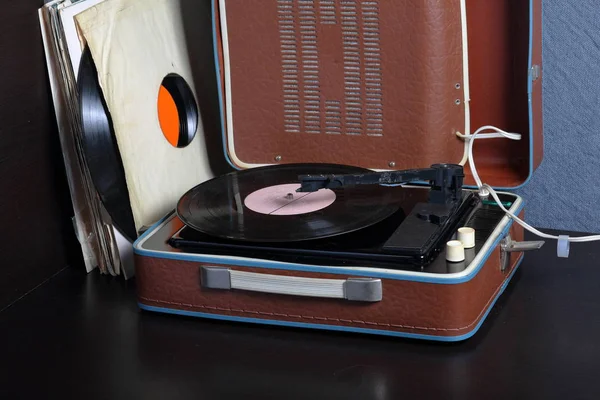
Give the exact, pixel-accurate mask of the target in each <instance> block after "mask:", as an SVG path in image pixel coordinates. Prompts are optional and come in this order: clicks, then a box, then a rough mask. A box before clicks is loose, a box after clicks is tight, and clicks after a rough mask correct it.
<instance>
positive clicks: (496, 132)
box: [457, 125, 600, 257]
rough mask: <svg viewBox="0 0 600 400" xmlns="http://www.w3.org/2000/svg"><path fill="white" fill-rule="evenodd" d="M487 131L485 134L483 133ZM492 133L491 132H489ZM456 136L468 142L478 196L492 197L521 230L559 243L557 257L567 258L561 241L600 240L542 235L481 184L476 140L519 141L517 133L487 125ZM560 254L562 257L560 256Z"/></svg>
mask: <svg viewBox="0 0 600 400" xmlns="http://www.w3.org/2000/svg"><path fill="white" fill-rule="evenodd" d="M486 131H488V132H487V133H484V132H486ZM489 131H492V132H489ZM457 136H459V137H461V138H463V139H465V140H468V141H469V142H468V150H467V154H466V157H467V158H468V162H469V167H470V168H471V173H472V174H473V178H474V179H475V183H476V184H477V187H478V188H479V195H480V196H482V197H488V196H490V195H491V196H492V198H493V199H494V200H495V201H496V203H497V205H498V207H500V209H502V211H504V212H505V213H506V215H508V216H509V217H510V218H511V219H512V220H513V221H515V222H516V223H518V224H519V225H521V226H522V227H523V228H525V229H526V230H528V231H529V232H531V233H533V234H534V235H537V236H539V237H541V238H544V239H555V240H558V241H559V256H562V257H568V246H567V247H566V249H567V250H566V253H565V252H564V251H562V252H561V247H562V246H561V241H567V242H568V243H582V242H593V241H597V240H600V235H591V236H580V237H568V236H555V235H550V234H548V233H544V232H542V231H540V230H538V229H536V228H534V227H533V226H531V225H529V224H528V223H527V222H525V221H523V220H522V219H521V218H519V217H518V216H516V215H515V214H513V213H512V212H511V211H509V210H508V209H507V208H506V207H504V205H502V201H501V200H500V197H499V196H498V194H497V193H496V191H495V190H494V189H493V188H492V187H491V186H490V185H488V184H484V183H482V182H481V179H480V178H479V174H478V173H477V169H476V167H475V159H474V157H473V145H474V143H475V140H476V139H493V138H507V139H510V140H521V135H520V134H518V133H510V132H506V131H503V130H502V129H499V128H496V127H495V126H491V125H487V126H483V127H481V128H479V129H477V130H476V131H475V132H474V133H473V134H472V135H463V134H461V133H457ZM465 163H466V160H463V161H461V165H464V164H465ZM561 254H562V255H561Z"/></svg>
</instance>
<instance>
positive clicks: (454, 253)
mask: <svg viewBox="0 0 600 400" xmlns="http://www.w3.org/2000/svg"><path fill="white" fill-rule="evenodd" d="M446 260H447V261H449V262H462V261H465V247H464V246H463V244H462V243H461V242H460V241H458V240H451V241H450V242H448V243H446Z"/></svg>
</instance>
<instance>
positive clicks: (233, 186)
mask: <svg viewBox="0 0 600 400" xmlns="http://www.w3.org/2000/svg"><path fill="white" fill-rule="evenodd" d="M363 172H368V170H366V169H362V168H357V167H348V166H342V165H329V164H289V165H283V166H270V167H261V168H254V169H250V170H245V171H239V172H232V173H229V174H227V175H224V176H221V177H219V178H215V179H212V180H210V181H207V182H205V183H203V184H200V185H198V186H196V187H195V188H193V189H191V190H190V191H189V192H187V193H186V194H185V195H184V196H183V197H182V198H181V200H180V201H179V203H178V206H177V214H178V215H179V217H180V218H181V220H182V221H183V222H184V223H185V224H186V225H188V226H189V227H191V228H193V229H196V230H198V231H200V232H202V233H206V234H208V235H212V236H215V237H219V238H224V239H232V240H240V241H250V242H297V241H305V240H311V239H320V238H325V237H330V236H335V235H340V234H344V233H349V232H353V231H356V230H358V229H362V228H365V227H368V226H371V225H374V224H376V223H378V222H380V221H382V220H383V219H385V218H387V217H389V216H390V215H392V214H393V213H395V212H396V211H398V210H399V208H400V205H399V203H398V201H397V196H398V193H399V192H398V191H394V189H393V188H389V187H383V186H375V187H374V186H371V185H368V186H356V187H349V188H345V187H343V188H339V189H333V190H329V189H325V190H319V191H317V192H313V193H298V192H296V191H295V190H296V189H297V188H299V187H300V183H299V181H298V176H299V175H304V174H314V175H318V174H356V173H363Z"/></svg>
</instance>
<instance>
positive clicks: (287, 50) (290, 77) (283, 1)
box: [278, 0, 301, 133]
mask: <svg viewBox="0 0 600 400" xmlns="http://www.w3.org/2000/svg"><path fill="white" fill-rule="evenodd" d="M278 3H279V4H278V18H279V38H280V42H281V67H282V73H283V113H284V130H285V131H286V132H295V133H299V132H300V128H301V126H300V80H299V70H300V65H299V60H298V45H297V44H296V36H297V34H298V30H297V26H296V17H295V11H294V4H293V3H294V2H293V0H278Z"/></svg>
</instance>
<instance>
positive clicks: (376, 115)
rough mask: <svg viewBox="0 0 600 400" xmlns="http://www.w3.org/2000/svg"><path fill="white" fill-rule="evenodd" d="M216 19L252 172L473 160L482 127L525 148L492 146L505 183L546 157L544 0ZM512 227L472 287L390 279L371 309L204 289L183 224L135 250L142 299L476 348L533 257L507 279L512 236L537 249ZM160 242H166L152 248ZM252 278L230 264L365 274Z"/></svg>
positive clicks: (241, 143) (390, 2)
mask: <svg viewBox="0 0 600 400" xmlns="http://www.w3.org/2000/svg"><path fill="white" fill-rule="evenodd" d="M463 5H464V6H465V9H466V15H467V18H466V20H464V21H463V18H462V15H463V13H462V11H463V8H462V6H463ZM213 6H214V11H215V15H214V18H215V35H216V41H215V42H216V43H217V48H216V51H217V55H218V64H219V73H220V76H221V78H222V82H221V88H222V100H223V111H224V112H223V115H224V116H225V119H224V121H223V122H224V129H225V139H226V142H227V152H228V155H229V158H230V160H231V161H232V163H233V164H234V165H236V166H237V167H239V168H249V167H252V166H254V165H260V164H276V163H301V162H323V163H325V162H327V163H341V164H352V165H357V166H362V167H367V168H372V169H390V168H394V169H405V168H415V167H427V166H429V165H430V164H433V163H440V162H455V163H456V162H459V161H461V159H462V158H463V154H464V142H463V141H462V140H461V139H459V138H458V137H457V136H456V133H457V132H463V133H464V132H465V130H466V128H467V125H468V124H467V123H470V131H471V132H473V131H474V130H475V129H477V128H478V127H479V126H482V125H495V126H498V127H499V128H502V129H505V130H507V131H512V132H519V133H521V134H523V135H524V139H523V140H521V141H514V142H513V141H509V140H504V139H494V140H481V141H479V142H478V143H477V144H476V146H475V156H476V160H477V166H478V169H479V172H480V175H481V176H482V178H483V180H484V181H485V182H487V183H489V184H492V185H495V186H500V187H514V186H518V185H520V184H523V183H524V182H526V180H527V179H528V177H529V175H530V174H531V173H532V171H533V169H535V168H536V167H537V166H538V165H539V163H540V162H541V160H542V151H543V145H542V129H543V127H542V113H541V106H542V104H541V0H531V2H530V1H526V0H485V1H484V0H463V2H462V3H461V0H443V1H442V0H431V1H429V0H368V1H367V0H302V1H300V0H215V1H214V3H213ZM463 22H465V24H463ZM530 23H531V25H530ZM465 25H466V28H467V30H466V31H465V30H464V27H465ZM530 26H532V27H533V30H532V31H531V42H532V53H531V64H532V65H538V66H539V67H540V68H539V69H537V68H530V62H529V58H530V54H529V53H530V52H529V49H530V46H529V44H530ZM465 39H467V40H465ZM465 43H468V45H467V46H468V48H467V49H465V48H464V46H465ZM465 50H468V58H467V57H466V51H465ZM465 59H468V63H467V64H465V62H464V60H465ZM465 67H468V74H467V73H466V72H467V71H466V69H465ZM534 75H535V76H534ZM465 76H468V81H465V79H464V78H465ZM534 78H536V79H534ZM465 86H468V87H469V92H468V93H470V95H469V97H468V98H467V97H465V93H467V92H466V90H465ZM529 88H531V92H530V91H529ZM530 105H531V107H530ZM466 106H468V108H469V109H470V114H468V113H466V112H465V111H466V108H465V107H466ZM467 115H468V116H469V118H467ZM467 181H469V180H467ZM519 204H520V200H519ZM519 210H520V209H519ZM504 223H505V224H507V225H506V229H505V230H502V232H501V233H497V234H496V236H495V237H493V238H491V239H490V240H491V241H490V244H489V246H491V247H489V248H488V250H489V252H488V251H487V250H486V252H485V254H484V258H482V259H481V260H480V261H481V262H478V263H477V264H476V265H475V264H474V263H472V264H473V268H472V269H471V270H470V271H474V272H473V273H472V274H470V275H469V276H468V279H464V280H461V279H454V278H451V279H449V280H448V281H445V280H443V279H441V280H439V279H437V278H435V282H434V281H423V280H419V279H414V277H413V278H411V277H407V276H405V275H402V274H400V273H396V272H392V273H391V275H385V274H384V275H382V277H381V280H382V289H383V297H382V299H381V301H378V302H373V303H364V302H363V303H361V302H351V301H345V300H336V299H323V298H309V297H300V296H286V295H276V294H266V293H258V292H250V291H241V290H215V289H207V288H203V287H202V284H201V267H202V266H211V265H207V264H206V261H199V260H200V259H201V260H206V258H202V257H200V258H198V256H193V255H185V254H181V253H180V251H179V250H176V249H173V248H170V247H169V246H168V245H167V244H166V243H167V240H168V238H169V237H170V235H171V234H173V233H174V232H176V231H177V230H178V229H179V228H181V226H182V222H181V221H180V220H179V219H177V218H176V217H175V218H173V219H171V220H170V222H169V224H170V225H169V228H168V229H159V228H152V229H151V230H150V231H149V232H148V233H146V234H145V235H144V236H143V237H142V238H140V239H139V240H138V242H136V243H137V244H136V245H134V248H135V249H136V256H135V257H136V276H137V286H138V291H139V302H140V305H141V307H142V308H146V309H154V310H156V311H163V312H175V313H184V314H185V313H191V315H197V316H204V317H214V318H226V319H238V320H240V319H241V320H246V321H252V322H261V321H262V322H267V323H278V324H281V323H288V324H292V325H294V324H298V326H310V327H322V328H326V329H348V330H353V331H362V332H370V333H385V334H392V335H400V336H410V337H422V338H438V339H439V340H461V339H464V338H467V337H469V336H470V335H471V334H473V333H474V332H475V331H476V330H477V329H478V327H479V325H480V323H481V322H482V320H483V319H484V318H485V316H486V315H487V312H489V310H490V308H491V307H492V305H493V303H494V301H495V300H496V299H497V298H498V296H499V295H500V294H501V293H502V291H503V289H504V288H505V287H506V284H507V283H508V281H509V280H510V277H511V276H512V273H513V272H514V270H515V269H516V267H517V265H518V263H519V262H520V261H521V259H522V257H523V254H522V253H509V255H508V257H510V262H509V267H508V268H507V269H505V270H504V271H502V269H501V268H500V264H501V254H500V253H501V250H500V246H499V243H500V240H501V239H502V238H503V236H504V235H506V234H507V233H510V235H511V237H512V238H513V239H514V240H517V241H519V240H523V228H521V227H520V226H519V225H517V224H512V225H511V222H509V221H508V219H506V220H505V222H504ZM161 235H163V236H161ZM144 238H152V240H153V244H152V245H151V246H150V245H149V244H148V242H146V244H143V245H142V244H141V243H142V242H143V240H145V239H144ZM148 240H150V239H148ZM141 241H142V242H141ZM144 246H146V247H148V246H150V247H152V249H154V250H156V249H159V250H160V251H158V252H157V251H148V249H146V248H142V247H144ZM152 249H150V250H152ZM178 252H179V254H177V253H178ZM482 254H483V252H482ZM195 257H196V258H195ZM209 261H210V260H209ZM240 264H242V265H246V266H241V265H240ZM247 265H249V264H244V263H242V262H240V260H236V259H235V258H231V257H230V258H227V260H225V261H223V260H221V263H219V266H220V267H227V268H230V269H231V270H239V271H247V272H254V273H259V274H260V273H263V274H272V275H280V276H294V277H307V278H319V279H323V278H330V279H347V278H352V277H353V276H352V275H351V274H346V275H340V274H339V271H338V270H333V269H331V268H326V267H322V268H317V269H318V271H319V272H307V269H306V268H297V269H298V270H293V269H294V268H296V267H289V266H285V265H284V264H277V265H276V266H275V267H273V266H271V267H269V268H263V267H261V265H262V264H260V263H259V264H251V265H253V266H251V267H249V266H247ZM310 270H311V271H314V270H315V268H312V269H310ZM352 272H356V271H352ZM370 273H371V272H370V270H369V271H368V272H366V274H367V275H368V274H370ZM373 275H374V276H375V277H377V273H376V272H374V273H373ZM361 276H362V277H365V274H364V273H363V274H362V275H361ZM429 282H434V283H429ZM446 282H447V283H446Z"/></svg>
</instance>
